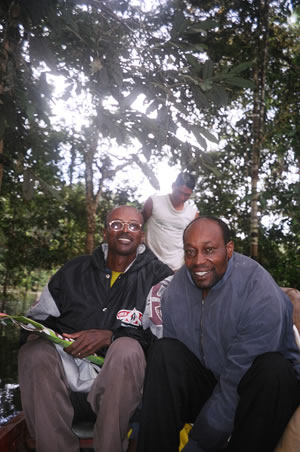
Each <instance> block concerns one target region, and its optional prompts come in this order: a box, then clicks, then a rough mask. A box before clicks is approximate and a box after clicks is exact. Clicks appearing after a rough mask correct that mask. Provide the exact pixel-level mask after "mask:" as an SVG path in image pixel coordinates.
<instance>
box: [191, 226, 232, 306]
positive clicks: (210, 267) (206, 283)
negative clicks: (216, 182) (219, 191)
mask: <svg viewBox="0 0 300 452" xmlns="http://www.w3.org/2000/svg"><path fill="white" fill-rule="evenodd" d="M233 250H234V245H233V242H231V241H230V242H228V243H227V244H225V243H224V237H223V231H222V229H221V227H220V226H219V224H218V223H217V222H216V221H213V220H210V219H206V218H203V219H199V220H197V221H195V222H194V223H192V224H191V226H188V227H187V229H186V231H185V234H184V256H185V257H184V259H185V264H186V266H187V268H188V270H189V272H190V274H191V276H192V278H193V281H194V283H195V284H196V286H197V287H199V289H202V291H203V296H204V297H205V296H206V295H207V293H208V291H209V289H210V288H211V287H213V286H214V285H215V284H217V282H218V281H219V280H220V279H221V278H222V277H223V276H224V274H225V272H226V269H227V264H228V260H229V259H230V258H231V257H232V254H233Z"/></svg>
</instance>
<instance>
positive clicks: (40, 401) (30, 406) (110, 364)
mask: <svg viewBox="0 0 300 452" xmlns="http://www.w3.org/2000/svg"><path fill="white" fill-rule="evenodd" d="M18 366H19V370H18V372H19V383H20V389H21V401H22V407H23V410H24V413H25V418H26V422H27V425H28V428H29V431H30V434H31V435H32V437H33V438H35V441H36V451H37V452H78V451H79V441H78V438H77V437H76V436H75V434H74V433H73V432H72V422H73V417H74V408H73V405H72V402H71V399H70V390H69V388H68V383H67V379H66V375H65V372H64V369H63V365H62V362H61V359H60V357H59V354H58V353H57V351H56V349H55V347H54V346H53V345H52V344H51V343H49V342H47V341H46V340H43V339H41V338H38V339H36V340H32V341H29V342H27V343H26V344H25V345H23V346H22V347H21V349H20V351H19V356H18ZM145 366H146V361H145V356H144V352H143V350H142V348H141V346H140V344H139V343H138V342H137V341H136V340H134V339H131V338H127V337H124V338H119V339H117V340H116V341H114V342H113V343H112V344H111V345H110V347H109V349H108V352H107V355H106V357H105V363H104V365H103V367H102V369H101V372H100V373H99V375H98V376H97V377H96V379H95V381H94V383H93V386H92V388H91V390H90V393H89V394H88V401H89V403H90V405H91V406H92V409H93V411H94V412H95V413H96V416H97V419H96V423H95V431H94V449H95V451H96V452H125V451H126V450H127V447H128V439H127V433H128V430H129V421H130V418H131V416H132V414H133V413H134V411H135V409H136V407H137V406H138V404H139V402H140V400H141V397H142V388H143V381H144V373H145Z"/></svg>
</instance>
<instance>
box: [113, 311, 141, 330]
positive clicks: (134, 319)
mask: <svg viewBox="0 0 300 452" xmlns="http://www.w3.org/2000/svg"><path fill="white" fill-rule="evenodd" d="M142 317H143V314H142V313H141V312H140V311H138V310H137V309H135V308H134V309H132V310H131V311H129V310H128V309H121V310H120V311H119V312H118V313H117V319H118V320H121V321H122V323H125V324H126V325H134V326H141V325H142Z"/></svg>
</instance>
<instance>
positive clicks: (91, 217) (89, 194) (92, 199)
mask: <svg viewBox="0 0 300 452" xmlns="http://www.w3.org/2000/svg"><path fill="white" fill-rule="evenodd" d="M97 145H98V135H97V136H94V137H93V138H92V140H91V144H90V145H87V148H86V150H85V157H84V161H85V193H86V195H85V199H86V213H87V231H86V242H85V252H86V253H87V254H92V252H93V251H94V249H95V232H96V212H97V207H98V203H99V199H100V196H101V193H102V180H103V177H102V178H101V179H100V182H99V187H98V190H97V192H96V194H94V170H93V163H94V156H95V154H96V151H97Z"/></svg>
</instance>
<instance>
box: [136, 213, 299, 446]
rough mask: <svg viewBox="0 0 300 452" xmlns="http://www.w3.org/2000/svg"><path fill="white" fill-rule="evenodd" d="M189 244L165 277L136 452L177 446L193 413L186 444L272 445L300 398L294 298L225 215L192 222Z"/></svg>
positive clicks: (187, 232) (186, 241) (186, 237)
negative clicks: (249, 252)
mask: <svg viewBox="0 0 300 452" xmlns="http://www.w3.org/2000/svg"><path fill="white" fill-rule="evenodd" d="M184 254H185V265H184V266H183V267H182V268H181V269H180V270H179V271H178V272H177V273H176V274H175V275H174V277H173V278H172V280H171V282H170V283H169V285H167V284H165V285H164V287H165V286H167V288H165V289H164V292H163V294H162V298H161V310H162V318H163V336H164V337H163V338H162V339H159V340H157V341H156V342H154V344H153V345H152V347H151V349H150V352H149V355H148V363H147V373H146V378H145V386H144V397H143V411H142V420H141V427H140V433H139V441H138V452H148V451H149V452H150V451H152V452H153V450H155V452H176V451H178V446H179V432H180V430H181V429H182V427H183V425H184V424H185V423H186V422H190V423H192V424H193V428H192V430H191V432H190V437H189V441H188V443H187V445H186V446H185V448H184V452H217V451H218V452H219V451H221V450H222V451H223V450H226V451H229V452H273V450H274V449H275V447H276V444H277V442H278V440H279V438H280V436H281V434H282V432H283V430H284V429H285V426H286V425H287V423H288V421H289V419H290V417H291V416H292V414H293V412H294V411H295V410H296V408H297V406H298V405H299V401H300V390H299V383H298V382H299V378H300V365H299V358H300V355H299V351H298V348H297V345H296V341H295V338H294V334H293V320H292V311H293V308H292V304H291V302H290V300H289V298H288V296H287V295H286V294H284V292H283V291H282V290H281V289H280V287H279V286H278V285H277V284H276V283H275V281H274V280H273V278H272V277H271V275H270V274H269V273H268V272H267V271H266V270H265V269H264V268H263V267H261V266H260V265H259V264H258V263H257V262H255V261H254V260H252V259H250V258H248V257H246V256H243V255H241V254H239V253H236V252H234V244H233V242H232V241H231V238H230V231H229V229H228V227H227V225H226V224H225V223H224V222H223V221H222V220H220V219H218V218H215V217H208V216H201V217H198V218H196V219H195V220H194V221H192V222H191V223H190V224H189V225H188V226H187V228H186V230H185V232H184ZM162 287H163V285H162ZM161 292H162V291H161ZM156 293H159V290H158V291H156Z"/></svg>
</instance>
